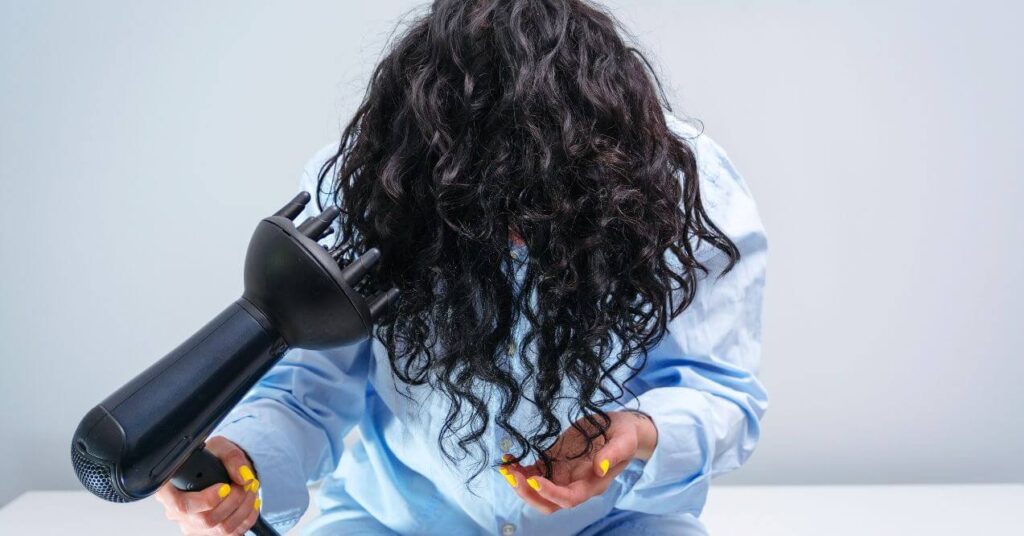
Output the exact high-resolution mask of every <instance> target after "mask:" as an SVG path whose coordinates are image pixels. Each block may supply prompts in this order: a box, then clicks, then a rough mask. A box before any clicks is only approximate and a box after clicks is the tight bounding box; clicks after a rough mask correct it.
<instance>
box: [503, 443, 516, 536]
mask: <svg viewBox="0 0 1024 536" xmlns="http://www.w3.org/2000/svg"><path fill="white" fill-rule="evenodd" d="M500 446H501V451H502V452H508V451H510V450H512V440H511V439H509V438H508V437H507V436H506V437H503V438H501V445H500ZM512 528H513V530H514V529H515V527H512Z"/></svg>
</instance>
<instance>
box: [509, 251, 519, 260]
mask: <svg viewBox="0 0 1024 536" xmlns="http://www.w3.org/2000/svg"><path fill="white" fill-rule="evenodd" d="M509 253H511V254H512V258H513V259H516V260H519V252H518V251H516V250H514V249H513V250H511V251H510V252H509Z"/></svg>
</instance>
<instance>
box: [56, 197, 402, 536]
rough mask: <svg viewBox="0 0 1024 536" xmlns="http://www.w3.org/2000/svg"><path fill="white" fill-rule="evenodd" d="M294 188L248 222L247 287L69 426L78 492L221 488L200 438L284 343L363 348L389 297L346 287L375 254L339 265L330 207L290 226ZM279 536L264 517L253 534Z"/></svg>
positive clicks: (296, 203)
mask: <svg viewBox="0 0 1024 536" xmlns="http://www.w3.org/2000/svg"><path fill="white" fill-rule="evenodd" d="M309 200H310V195H309V194H308V193H305V192H303V193H300V194H299V195H298V196H296V197H295V199H293V200H292V201H291V202H290V203H288V204H287V205H285V206H284V208H282V209H281V210H279V211H278V212H277V213H276V214H274V215H273V216H271V217H269V218H266V219H264V220H263V221H261V222H260V223H259V225H258V226H257V227H256V232H255V233H253V236H252V240H251V241H250V242H249V249H248V252H247V253H246V258H245V292H244V293H243V294H242V297H241V298H239V299H238V300H237V301H235V302H234V303H232V304H231V305H229V306H228V307H227V309H225V310H224V311H223V312H221V313H220V314H219V315H217V316H216V317H214V319H213V320H211V321H210V322H209V323H208V324H206V325H205V326H203V328H202V329H200V330H199V331H198V332H196V333H195V334H194V335H192V336H191V337H190V338H189V339H188V340H186V341H185V342H184V343H182V344H181V345H180V346H178V347H177V348H175V349H174V351H172V352H171V353H170V354H168V355H167V356H165V357H164V358H163V359H161V360H160V361H157V362H156V363H155V364H154V365H152V366H151V367H149V368H148V369H146V370H145V371H144V372H142V374H139V375H138V376H136V377H135V378H134V379H132V380H131V381H130V382H128V383H127V384H126V385H124V386H123V387H121V388H120V389H118V390H117V391H115V392H114V394H112V395H110V396H109V397H107V398H106V399H105V400H104V401H103V402H101V403H100V404H99V405H98V406H96V407H94V408H92V410H90V411H89V413H87V414H86V415H85V417H84V418H83V419H82V422H81V423H80V424H79V425H78V429H77V430H75V435H74V437H73V438H72V441H71V463H72V465H74V468H75V474H76V475H78V479H79V480H81V482H82V485H84V486H85V488H86V489H88V490H89V491H91V492H92V493H93V494H95V495H96V496H98V497H100V498H102V499H105V500H108V501H113V502H130V501H135V500H139V499H142V498H145V497H148V496H149V495H151V494H153V493H154V492H156V490H157V488H159V487H160V486H161V485H163V484H164V482H167V481H168V480H171V482H172V483H173V484H174V485H175V486H176V487H177V488H179V489H182V490H186V491H195V490H199V489H203V488H206V487H208V486H211V485H213V484H216V483H218V482H224V483H227V482H230V478H229V477H228V474H227V472H226V471H225V469H224V466H223V465H222V464H221V463H220V460H218V459H217V458H216V457H214V456H213V454H211V453H210V452H209V451H207V450H206V449H205V441H206V438H207V436H208V435H209V434H210V432H211V431H212V430H213V428H214V427H215V426H216V425H217V423H219V422H220V421H221V419H223V418H224V416H225V415H226V414H227V413H228V411H230V410H231V408H233V407H234V406H235V405H236V404H237V403H238V402H239V401H240V400H241V399H242V397H243V396H244V395H245V393H246V392H247V391H249V389H250V388H251V387H252V386H253V385H254V384H255V383H256V382H257V381H258V380H259V379H260V378H261V377H262V376H263V375H264V374H265V373H266V372H267V371H268V370H269V369H270V368H271V367H272V366H273V365H274V363H276V362H277V361H278V359H280V357H281V356H282V355H283V354H284V352H285V351H286V350H287V349H288V348H308V349H325V348H332V347H336V346H341V345H344V344H351V343H354V342H358V341H361V340H363V339H366V338H367V337H369V336H370V333H371V330H372V328H373V324H374V322H375V321H376V320H377V318H378V317H379V316H380V315H381V314H382V313H383V312H384V310H385V309H386V308H387V307H388V305H389V304H390V303H391V302H393V301H394V300H395V298H396V297H397V295H398V290H397V289H394V288H392V289H390V290H388V291H386V292H381V293H379V294H377V295H375V296H373V297H371V298H369V299H366V298H364V297H363V296H361V295H360V294H359V293H358V292H356V291H355V290H354V287H355V285H356V283H357V282H358V281H359V280H360V279H362V277H363V276H364V275H365V274H366V272H367V271H368V270H369V269H370V268H371V267H372V266H373V265H374V263H375V262H376V261H377V259H378V258H379V257H380V253H379V252H378V251H377V250H376V249H371V250H369V251H367V252H366V253H365V254H363V255H362V256H361V257H359V258H358V259H356V260H355V261H353V262H352V263H351V264H349V265H348V266H346V267H345V268H344V269H342V268H341V267H340V266H339V265H338V258H339V256H340V250H338V249H335V250H327V249H326V248H324V247H323V246H321V245H319V244H318V243H317V240H319V239H321V238H323V237H325V236H326V235H327V234H329V233H330V225H331V222H332V221H333V220H334V219H335V218H336V217H337V216H338V209H337V208H335V207H330V208H328V209H327V210H325V211H323V213H322V214H320V215H319V216H316V217H313V218H310V219H308V220H306V221H305V222H303V223H302V224H301V225H299V226H298V227H296V226H295V225H294V223H293V222H292V219H293V218H295V217H296V216H298V215H299V213H301V212H302V210H303V208H304V207H305V206H306V203H308V202H309ZM251 530H252V531H253V532H254V533H255V534H257V535H258V536H262V535H268V534H269V535H274V534H277V533H276V532H275V531H274V529H273V528H271V526H270V525H269V524H268V523H266V522H265V521H264V520H263V518H260V519H259V521H257V523H256V526H254V527H253V528H252V529H251Z"/></svg>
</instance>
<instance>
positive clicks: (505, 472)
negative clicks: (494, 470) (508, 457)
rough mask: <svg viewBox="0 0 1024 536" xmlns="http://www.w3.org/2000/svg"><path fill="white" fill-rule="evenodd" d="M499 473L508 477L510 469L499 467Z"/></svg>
mask: <svg viewBox="0 0 1024 536" xmlns="http://www.w3.org/2000/svg"><path fill="white" fill-rule="evenodd" d="M498 472H499V473H501V474H503V475H506V476H507V475H508V469H505V468H504V467H499V468H498Z"/></svg>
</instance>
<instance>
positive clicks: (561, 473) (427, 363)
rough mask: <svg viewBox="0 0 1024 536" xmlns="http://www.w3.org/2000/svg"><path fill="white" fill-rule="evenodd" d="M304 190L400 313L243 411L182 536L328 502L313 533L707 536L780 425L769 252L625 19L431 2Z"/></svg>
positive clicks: (254, 398)
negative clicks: (770, 367) (349, 440)
mask: <svg viewBox="0 0 1024 536" xmlns="http://www.w3.org/2000/svg"><path fill="white" fill-rule="evenodd" d="M303 188H305V189H306V190H308V191H309V192H311V193H313V194H314V195H315V196H316V198H317V199H319V201H320V203H319V205H320V206H321V207H323V206H325V205H327V204H336V205H337V206H339V207H340V208H341V209H342V215H341V216H340V218H339V221H338V222H337V225H336V229H337V232H336V233H335V235H334V236H335V238H334V240H338V241H340V242H341V243H343V244H345V251H346V257H347V258H348V259H351V258H354V257H355V256H357V255H358V254H359V253H360V252H362V251H365V250H366V249H367V248H369V247H378V248H380V249H381V251H382V253H383V258H382V261H381V263H380V264H379V268H378V270H377V272H376V273H375V274H374V278H373V279H372V280H371V281H370V282H368V283H367V285H368V286H370V287H381V288H387V287H389V286H391V285H394V286H397V287H398V288H399V289H400V291H401V299H400V303H399V305H398V306H397V307H395V308H394V310H393V311H392V312H391V315H390V318H386V319H385V320H384V321H382V322H381V324H380V325H379V326H378V329H377V332H376V337H375V338H374V340H372V341H369V342H366V343H362V344H358V345H354V346H349V347H344V348H338V349H335V350H332V351H324V352H312V351H301V350H298V351H292V352H290V353H289V354H288V355H287V356H286V357H285V358H284V359H283V360H282V362H281V363H280V364H279V365H277V366H276V367H275V368H274V369H273V370H272V371H271V372H270V373H269V374H268V375H267V376H266V377H265V378H264V379H263V380H262V381H261V382H260V383H259V384H258V386H257V387H256V388H254V389H253V391H252V392H251V393H250V394H249V395H248V396H247V398H246V399H245V401H244V402H243V403H242V404H241V405H240V406H239V407H237V408H236V409H235V410H234V412H233V413H232V414H231V415H230V416H229V417H228V418H227V419H226V420H225V421H224V422H223V423H222V425H221V426H220V428H219V429H218V430H217V431H216V432H215V434H214V435H215V437H213V438H212V439H211V441H210V442H209V447H210V449H211V450H213V451H214V452H215V453H216V454H218V455H219V456H220V457H221V459H222V460H223V461H224V462H225V464H226V465H227V467H228V469H229V472H230V473H231V474H232V478H233V479H234V482H233V483H231V484H230V485H225V486H214V487H211V488H210V489H207V490H204V491H199V492H194V493H182V492H179V491H177V490H175V489H174V488H173V487H169V486H165V487H164V488H163V489H162V490H161V491H160V493H159V494H158V497H159V499H160V500H161V501H162V502H163V504H164V505H165V507H166V510H167V514H168V516H169V517H170V518H171V519H173V520H176V521H177V522H178V523H179V524H180V525H181V528H182V529H183V531H184V532H186V533H188V534H226V533H231V534H234V533H241V532H244V530H245V529H246V528H248V527H249V526H251V524H252V523H253V521H254V520H255V515H256V514H255V513H256V512H257V511H259V510H261V509H262V513H263V514H264V515H265V517H266V518H267V519H268V521H270V522H271V523H273V524H274V525H275V526H276V527H277V528H278V529H279V530H284V529H287V528H289V527H291V526H292V525H293V524H294V523H296V521H297V520H298V519H299V518H300V517H301V516H302V514H303V512H304V511H305V510H306V508H307V506H308V504H307V503H308V494H307V488H306V486H307V484H308V483H311V482H314V481H321V486H320V491H319V499H318V506H319V508H320V510H321V514H320V516H319V517H318V518H317V519H315V520H314V521H313V522H312V523H311V524H310V525H308V526H307V530H308V531H309V532H310V533H313V534H364V533H366V534H378V533H379V534H391V533H400V534H434V533H446V534H503V535H511V534H542V535H548V534H690V533H692V534H703V533H704V529H703V528H702V526H701V524H700V522H699V521H698V520H697V516H699V514H700V512H701V509H702V507H703V504H704V501H705V497H706V494H707V491H708V485H709V481H710V478H711V477H712V476H714V475H717V474H721V473H724V472H726V471H729V470H732V469H734V468H736V467H738V466H739V465H740V464H742V463H743V462H744V461H745V460H746V459H747V457H748V456H749V455H750V453H751V452H752V450H753V448H754V444H755V443H756V441H757V437H758V433H759V426H758V422H759V419H760V418H761V416H762V415H763V412H764V409H765V405H766V399H765V393H764V391H763V389H762V388H761V386H760V384H759V383H758V381H757V380H756V378H755V377H754V375H753V374H754V370H755V368H756V366H757V363H758V360H759V353H760V309H761V294H762V287H763V283H764V266H765V252H766V243H765V237H764V233H763V229H762V226H761V224H760V220H759V217H758V214H757V210H756V208H755V206H754V202H753V200H752V199H751V196H750V193H749V191H748V189H747V187H746V185H745V184H744V182H743V180H742V179H741V178H740V176H739V175H738V174H737V173H736V171H735V169H734V168H733V167H732V166H731V165H730V163H729V161H728V159H727V158H726V156H725V153H724V152H723V151H722V150H721V149H720V148H719V147H718V146H717V145H715V144H714V142H712V141H711V140H710V139H709V138H708V137H707V136H705V135H703V134H702V133H700V132H699V131H698V130H696V129H694V128H693V127H692V126H690V125H688V124H685V123H683V122H681V121H679V120H678V119H676V118H674V117H672V116H671V115H668V114H667V112H666V109H665V106H664V104H663V102H662V99H661V98H660V92H659V87H658V84H657V82H656V80H655V79H654V77H653V75H652V74H651V73H650V72H649V69H648V66H647V63H646V61H645V60H644V59H643V57H642V56H641V55H640V54H639V53H637V52H636V51H635V50H632V49H631V48H629V47H628V46H627V45H626V44H625V43H624V42H623V40H622V39H621V37H620V35H619V33H618V30H617V25H616V24H615V22H614V20H613V19H612V18H611V17H610V16H609V15H607V14H606V13H604V12H603V11H601V10H599V9H597V8H596V7H595V6H593V5H591V4H590V3H588V2H586V1H584V0H474V1H465V0H437V1H436V2H435V3H434V4H433V6H432V9H431V10H430V11H429V13H427V14H426V15H424V16H423V17H422V18H420V19H419V20H417V21H415V23H413V24H412V25H411V27H410V28H409V29H408V30H407V32H406V33H405V34H404V35H403V36H401V37H400V38H398V39H397V40H396V42H395V43H394V44H393V46H392V48H391V49H390V51H389V52H388V54H387V55H386V56H385V57H384V59H383V60H382V61H381V63H380V64H379V65H378V67H377V68H376V70H375V72H374V74H373V77H372V81H371V84H370V87H369V89H368V92H367V95H366V98H365V100H364V102H363V104H362V106H361V107H360V108H359V110H358V112H357V113H356V115H355V117H354V118H353V120H352V121H351V123H350V124H349V125H348V127H347V128H346V129H345V131H344V133H343V135H342V139H341V142H340V143H336V144H333V145H332V146H331V147H329V148H328V149H326V150H324V151H321V152H320V153H319V154H318V155H316V156H315V157H314V158H313V160H312V161H311V162H310V164H309V165H308V166H307V168H306V171H305V175H304V178H303ZM307 212H308V213H307V216H308V215H311V214H312V213H313V212H316V210H315V209H313V208H310V209H308V210H307ZM368 290H372V289H368ZM356 426H358V428H359V431H360V434H359V439H358V440H356V442H355V443H354V444H351V445H347V444H345V443H344V441H343V440H344V438H345V437H346V436H347V435H348V433H349V432H350V431H351V430H352V428H354V427H356Z"/></svg>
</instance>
